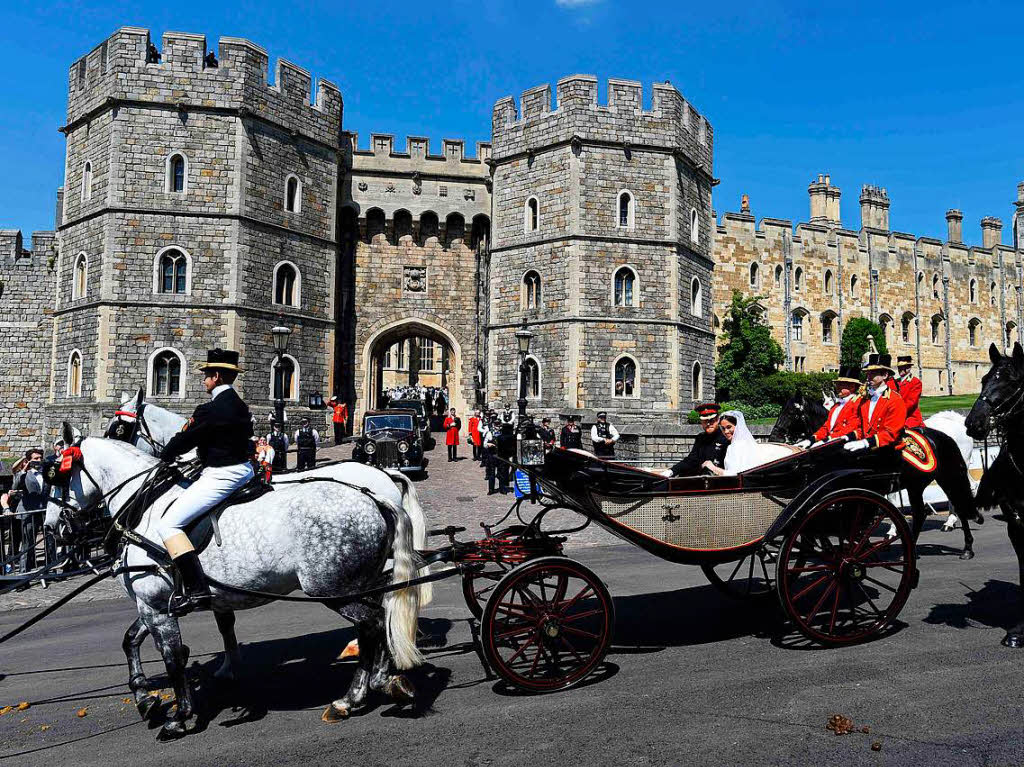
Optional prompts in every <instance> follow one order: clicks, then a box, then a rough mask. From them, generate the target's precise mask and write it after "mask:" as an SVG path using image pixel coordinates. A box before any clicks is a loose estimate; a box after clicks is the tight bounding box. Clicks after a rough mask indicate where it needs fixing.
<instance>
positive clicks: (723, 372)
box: [715, 290, 785, 402]
mask: <svg viewBox="0 0 1024 767" xmlns="http://www.w3.org/2000/svg"><path fill="white" fill-rule="evenodd" d="M757 300H758V299H757V298H756V297H755V298H746V297H744V296H743V294H742V293H740V292H739V291H738V290H736V291H733V294H732V303H731V304H730V305H729V312H728V314H726V316H725V319H724V321H723V322H722V330H723V334H722V338H723V343H722V345H721V346H719V347H718V364H716V365H715V383H716V391H715V395H716V397H717V399H718V401H719V402H724V401H726V400H729V399H734V398H736V395H738V394H739V395H741V394H742V393H743V392H744V391H745V390H746V388H748V387H749V386H750V385H751V383H756V382H757V381H758V380H760V379H761V378H763V377H765V376H768V375H771V374H772V373H774V372H775V371H776V370H777V369H778V367H779V365H781V364H782V363H783V361H784V360H785V355H784V354H783V351H782V347H780V346H779V344H778V342H777V341H776V340H775V339H774V338H772V333H771V329H770V328H769V327H768V326H767V325H766V324H765V323H764V320H762V319H761V314H760V313H759V312H753V311H751V306H752V305H753V304H755V303H756V302H757Z"/></svg>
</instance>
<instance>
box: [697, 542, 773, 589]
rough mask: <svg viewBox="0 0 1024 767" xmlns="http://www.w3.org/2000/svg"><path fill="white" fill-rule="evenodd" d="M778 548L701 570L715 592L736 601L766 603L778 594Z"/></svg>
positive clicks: (703, 566)
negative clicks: (776, 565)
mask: <svg viewBox="0 0 1024 767" xmlns="http://www.w3.org/2000/svg"><path fill="white" fill-rule="evenodd" d="M778 556H779V552H778V549H777V548H770V547H767V546H759V547H757V548H756V549H754V550H753V551H750V552H748V553H747V554H746V556H744V557H743V558H742V559H740V560H730V561H728V562H719V563H718V564H714V565H709V564H703V565H701V566H700V569H701V570H703V571H704V575H705V577H707V579H708V581H709V582H710V583H711V585H712V586H714V587H715V588H716V589H718V590H719V591H721V592H722V593H723V594H725V595H726V596H728V597H731V598H733V599H764V598H765V597H769V596H771V595H772V594H774V593H775V563H776V562H777V561H778Z"/></svg>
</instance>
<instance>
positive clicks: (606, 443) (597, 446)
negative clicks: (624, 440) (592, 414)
mask: <svg viewBox="0 0 1024 767" xmlns="http://www.w3.org/2000/svg"><path fill="white" fill-rule="evenodd" d="M590 441H591V442H593V443H594V455H596V456H598V457H599V458H614V457H615V443H616V442H618V441H619V432H618V430H617V429H616V428H615V427H614V426H612V425H611V424H610V423H608V414H607V413H606V412H605V411H603V410H602V411H601V412H600V413H598V414H597V423H595V424H594V425H593V426H592V427H590Z"/></svg>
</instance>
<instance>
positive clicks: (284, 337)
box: [270, 325, 292, 429]
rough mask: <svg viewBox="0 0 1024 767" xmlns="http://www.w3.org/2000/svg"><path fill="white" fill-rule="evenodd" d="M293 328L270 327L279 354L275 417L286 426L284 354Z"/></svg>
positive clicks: (282, 425)
mask: <svg viewBox="0 0 1024 767" xmlns="http://www.w3.org/2000/svg"><path fill="white" fill-rule="evenodd" d="M291 334H292V331H291V328H286V327H284V326H282V325H276V326H274V327H273V328H271V329H270V335H271V336H273V338H274V352H275V353H276V354H277V366H276V368H275V369H274V417H275V418H276V419H277V422H278V423H279V424H281V428H282V429H283V428H284V355H285V352H286V351H288V336H290V335H291Z"/></svg>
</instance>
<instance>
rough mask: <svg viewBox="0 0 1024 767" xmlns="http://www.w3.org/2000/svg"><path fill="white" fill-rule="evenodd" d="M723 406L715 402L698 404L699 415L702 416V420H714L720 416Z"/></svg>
mask: <svg viewBox="0 0 1024 767" xmlns="http://www.w3.org/2000/svg"><path fill="white" fill-rule="evenodd" d="M721 411H722V408H720V407H719V406H718V405H716V404H715V403H714V402H705V403H704V404H703V405H698V406H697V415H698V416H700V420H702V421H713V420H714V419H716V418H718V415H719V413H721Z"/></svg>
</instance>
